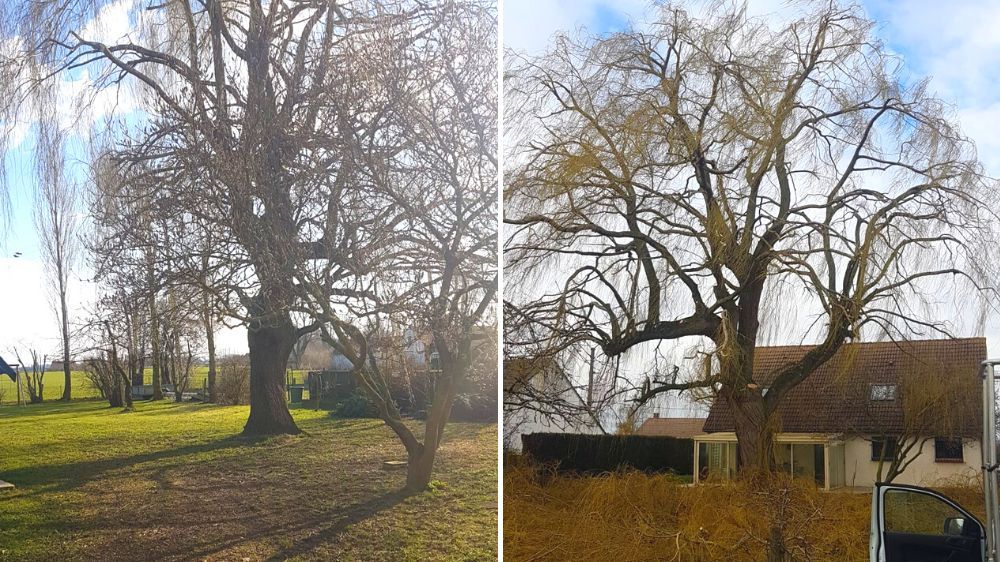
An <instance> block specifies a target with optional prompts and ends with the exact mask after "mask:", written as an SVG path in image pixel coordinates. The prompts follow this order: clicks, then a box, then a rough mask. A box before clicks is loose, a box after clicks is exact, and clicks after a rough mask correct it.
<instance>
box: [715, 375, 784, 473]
mask: <svg viewBox="0 0 1000 562" xmlns="http://www.w3.org/2000/svg"><path fill="white" fill-rule="evenodd" d="M726 400H727V401H728V405H729V410H730V411H731V412H732V413H733V422H734V424H735V427H736V442H737V443H738V446H737V450H738V457H739V464H740V470H741V471H742V472H747V473H749V474H750V475H751V476H756V475H767V474H770V473H771V472H773V471H774V470H775V468H776V467H775V461H774V432H775V431H774V429H775V428H774V427H772V419H771V416H769V415H768V414H767V411H766V409H765V407H764V401H763V400H762V399H761V397H760V394H758V392H756V391H753V390H749V389H747V390H740V391H736V392H735V393H734V395H733V396H729V397H727V398H726Z"/></svg>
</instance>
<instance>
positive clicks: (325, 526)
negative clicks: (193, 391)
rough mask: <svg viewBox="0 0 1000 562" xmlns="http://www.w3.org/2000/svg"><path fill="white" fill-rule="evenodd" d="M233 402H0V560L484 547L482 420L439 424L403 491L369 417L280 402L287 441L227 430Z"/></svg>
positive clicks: (491, 516) (238, 410) (489, 494)
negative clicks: (288, 422) (9, 486)
mask: <svg viewBox="0 0 1000 562" xmlns="http://www.w3.org/2000/svg"><path fill="white" fill-rule="evenodd" d="M247 412H248V409H247V407H245V406H230V407H222V406H213V405H203V404H175V403H169V402H159V403H148V402H140V403H138V404H137V411H136V412H133V413H128V414H123V413H119V411H118V410H114V409H109V408H107V407H106V405H105V404H104V403H103V402H100V401H90V402H88V401H80V402H74V403H71V404H61V403H52V404H40V405H31V406H26V407H21V408H18V407H15V406H5V407H2V408H0V430H2V432H3V436H2V438H0V479H3V480H7V481H10V482H13V483H14V484H16V486H17V488H16V489H15V490H14V491H9V492H0V560H3V561H6V560H188V559H194V560H202V559H209V560H243V559H250V560H266V559H286V558H288V559H301V560H334V559H338V560H483V559H489V558H493V559H495V558H496V556H497V542H496V537H497V528H496V526H497V491H496V481H497V467H496V462H497V457H496V439H497V433H496V425H484V424H458V423H456V424H452V425H451V426H450V427H449V429H448V432H447V436H446V443H445V444H444V445H443V448H442V450H441V458H440V462H439V463H438V464H437V467H436V468H437V474H436V476H435V478H436V482H435V485H434V486H433V488H434V489H433V490H432V491H429V492H426V493H424V494H421V495H417V496H411V497H404V496H401V495H399V494H398V493H397V491H398V490H399V489H401V488H402V486H403V484H404V480H405V474H404V473H402V472H396V471H392V472H387V471H384V470H383V469H382V466H381V463H382V461H385V460H395V459H400V458H405V453H404V452H403V449H402V446H401V445H400V444H399V442H398V440H397V439H396V438H395V436H394V435H393V434H392V433H391V432H390V431H389V430H388V429H387V428H386V427H385V426H384V425H383V424H382V423H381V422H380V421H378V420H340V419H332V418H330V417H329V416H328V415H327V413H326V412H322V411H319V412H317V411H313V410H307V409H295V410H293V415H294V416H295V419H296V422H297V423H298V424H299V426H300V427H301V428H302V429H303V430H304V432H305V433H304V435H302V436H300V437H277V438H270V439H263V440H248V439H243V438H240V437H238V434H239V432H240V431H241V429H242V427H243V424H244V423H245V421H246V416H247Z"/></svg>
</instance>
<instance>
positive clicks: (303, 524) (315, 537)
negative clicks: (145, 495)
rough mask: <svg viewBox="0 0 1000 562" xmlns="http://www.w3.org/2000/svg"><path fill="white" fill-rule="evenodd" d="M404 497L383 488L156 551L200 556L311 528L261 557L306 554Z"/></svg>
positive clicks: (166, 554)
mask: <svg viewBox="0 0 1000 562" xmlns="http://www.w3.org/2000/svg"><path fill="white" fill-rule="evenodd" d="M408 497H410V494H408V493H405V492H403V491H396V492H387V493H383V494H381V495H378V496H375V497H373V498H371V499H369V500H366V501H362V502H359V503H355V504H353V505H350V506H349V507H347V508H344V509H332V510H328V511H324V512H322V513H321V514H319V515H318V516H317V515H316V514H315V513H314V514H313V516H311V517H306V516H305V515H306V514H304V513H303V514H302V517H300V518H298V519H296V520H294V521H290V522H288V523H287V524H278V525H271V526H266V527H265V528H260V529H256V530H254V531H251V532H249V533H236V534H235V535H233V536H231V537H230V538H228V540H227V539H222V540H216V541H213V542H212V543H211V544H206V545H204V546H202V547H201V548H198V547H194V548H191V545H190V544H188V545H187V546H186V547H185V548H184V549H183V550H173V551H170V550H168V551H165V552H163V551H161V552H159V553H157V555H158V556H160V557H162V558H163V559H169V560H173V559H175V558H174V557H176V556H180V557H181V558H180V559H183V560H203V559H205V558H208V557H212V556H213V555H218V554H221V553H223V552H225V551H227V550H229V549H231V548H237V547H240V546H242V545H245V544H247V543H258V544H260V543H272V544H273V542H276V541H277V542H280V540H279V539H280V538H281V537H286V538H287V537H288V536H299V535H301V534H302V533H304V532H309V531H310V530H314V531H313V532H311V534H309V535H308V536H307V537H305V538H303V539H299V540H297V542H296V543H295V544H294V545H293V546H290V547H287V548H284V549H281V550H279V551H278V552H276V553H274V554H272V555H271V556H269V557H268V558H266V559H265V560H266V561H267V562H276V561H279V560H287V559H289V558H294V557H296V556H302V555H305V554H308V553H309V552H311V551H313V550H315V549H316V548H319V547H321V546H324V545H327V544H330V543H333V542H335V541H336V540H337V538H338V537H339V536H340V535H341V533H343V532H344V531H345V530H347V529H349V528H351V527H352V526H354V525H356V524H358V523H361V522H362V521H364V520H366V519H369V518H371V517H374V516H376V515H378V514H379V513H381V512H383V511H386V510H389V509H392V508H393V507H395V506H396V505H398V504H399V503H400V502H402V501H404V500H405V499H406V498H408ZM323 521H333V523H332V524H329V525H326V526H325V527H324V526H323V523H322V522H323Z"/></svg>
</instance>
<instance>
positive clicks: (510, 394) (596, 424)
mask: <svg viewBox="0 0 1000 562" xmlns="http://www.w3.org/2000/svg"><path fill="white" fill-rule="evenodd" d="M503 390H504V406H503V411H504V414H503V415H504V424H503V427H504V447H506V448H508V449H511V450H515V451H520V450H521V435H527V434H530V433H591V434H594V433H607V432H606V431H605V429H604V427H603V426H602V424H601V421H600V419H598V417H597V416H596V415H595V413H594V411H593V410H592V409H591V408H590V404H588V403H587V399H586V398H585V397H584V396H585V395H586V389H585V388H582V389H581V388H580V387H578V386H577V385H575V384H574V383H573V382H572V379H571V377H570V376H569V375H568V373H566V372H565V371H564V370H563V369H562V368H561V367H560V366H559V365H558V364H557V363H556V362H555V361H553V360H551V359H548V358H538V357H514V358H507V359H504V362H503Z"/></svg>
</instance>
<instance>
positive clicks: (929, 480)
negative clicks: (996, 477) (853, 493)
mask: <svg viewBox="0 0 1000 562" xmlns="http://www.w3.org/2000/svg"><path fill="white" fill-rule="evenodd" d="M963 449H964V450H963V451H962V456H963V462H960V463H957V462H935V460H934V441H933V440H931V441H928V442H927V443H925V444H924V448H923V451H922V452H921V453H920V455H919V456H917V458H916V459H914V460H913V463H912V464H910V465H909V466H908V467H906V470H904V471H903V473H902V474H900V475H899V476H897V477H896V480H894V481H893V483H894V484H909V485H913V486H933V485H935V484H937V483H940V482H941V481H942V480H961V479H967V478H972V477H975V476H976V475H977V474H979V473H980V466H981V465H982V456H981V455H982V453H981V450H980V448H979V441H969V442H966V443H965V444H964V445H963ZM871 458H872V446H871V441H868V440H867V439H863V438H860V437H856V438H850V439H845V443H844V485H846V486H862V487H869V486H872V485H874V484H875V476H876V474H877V472H878V462H877V461H873V460H871Z"/></svg>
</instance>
